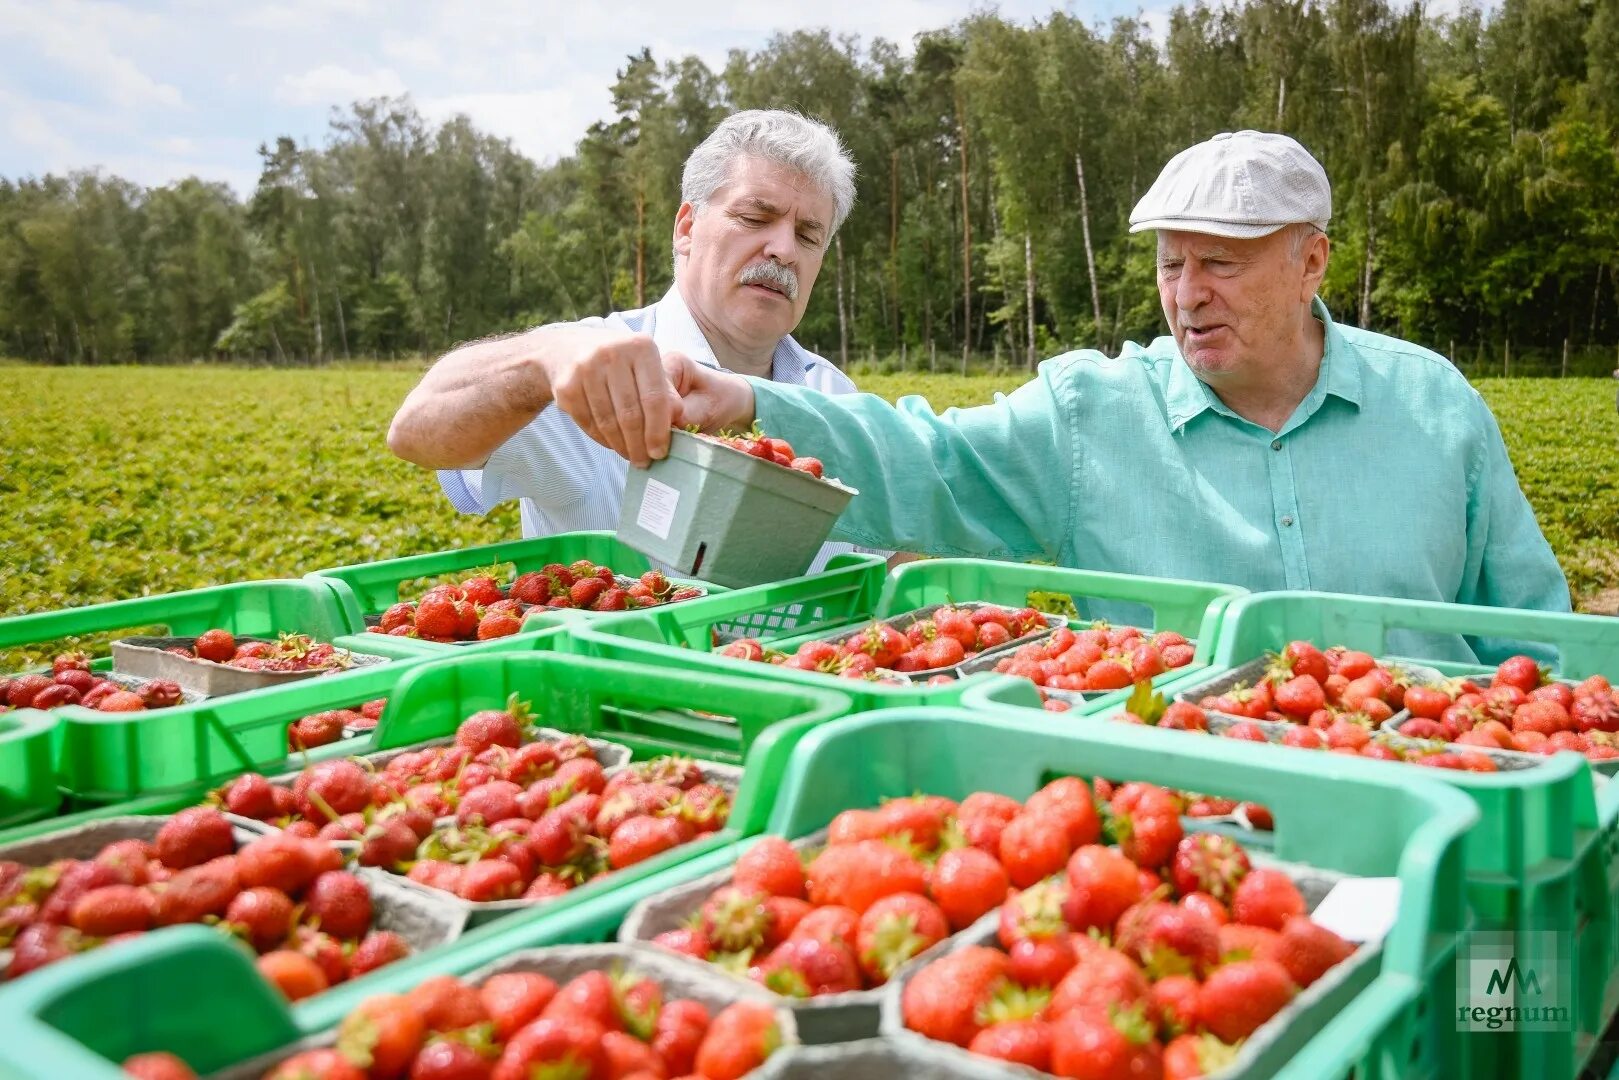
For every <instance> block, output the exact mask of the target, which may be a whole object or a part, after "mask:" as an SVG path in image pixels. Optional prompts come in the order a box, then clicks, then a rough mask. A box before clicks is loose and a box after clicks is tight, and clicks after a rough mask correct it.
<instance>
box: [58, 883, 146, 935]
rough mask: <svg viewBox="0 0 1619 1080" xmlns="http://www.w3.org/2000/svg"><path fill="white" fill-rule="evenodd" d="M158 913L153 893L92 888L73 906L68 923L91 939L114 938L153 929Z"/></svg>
mask: <svg viewBox="0 0 1619 1080" xmlns="http://www.w3.org/2000/svg"><path fill="white" fill-rule="evenodd" d="M153 914H154V904H153V900H152V894H151V893H149V892H148V891H146V890H145V889H142V888H138V887H136V886H134V885H104V886H102V887H101V888H99V889H91V890H90V891H89V892H87V893H85V894H84V895H83V896H81V897H79V899H78V901H77V902H76V903H75V904H74V905H73V911H72V913H71V914H70V915H69V917H68V922H69V924H70V925H72V927H73V928H74V929H75V930H78V931H79V932H80V933H83V934H88V935H89V936H91V937H112V936H113V935H114V934H127V933H133V932H138V931H141V930H150V929H151V927H152V918H153Z"/></svg>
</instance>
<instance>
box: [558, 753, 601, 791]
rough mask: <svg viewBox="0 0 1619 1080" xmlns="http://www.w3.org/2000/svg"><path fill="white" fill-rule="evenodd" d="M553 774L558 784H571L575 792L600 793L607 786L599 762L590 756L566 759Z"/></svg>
mask: <svg viewBox="0 0 1619 1080" xmlns="http://www.w3.org/2000/svg"><path fill="white" fill-rule="evenodd" d="M559 752H560V750H559ZM553 775H554V776H555V778H556V780H557V783H558V784H562V785H571V786H572V789H573V791H574V792H575V793H576V794H585V795H600V794H601V793H602V791H603V790H604V789H605V788H606V787H607V776H606V774H605V773H604V772H603V771H602V767H601V762H599V761H597V760H596V759H595V758H591V757H576V758H569V759H566V760H564V761H563V762H562V764H561V765H558V766H557V771H556V772H555V773H554V774H553Z"/></svg>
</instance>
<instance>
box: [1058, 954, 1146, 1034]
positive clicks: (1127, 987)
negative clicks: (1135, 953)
mask: <svg viewBox="0 0 1619 1080" xmlns="http://www.w3.org/2000/svg"><path fill="white" fill-rule="evenodd" d="M1150 993H1151V984H1150V983H1148V981H1147V976H1146V975H1144V974H1143V973H1142V971H1141V969H1140V968H1139V967H1137V966H1136V963H1135V961H1133V960H1131V959H1130V958H1129V957H1128V956H1125V955H1124V954H1123V953H1121V952H1119V951H1118V950H1116V949H1109V948H1105V947H1099V948H1096V949H1092V950H1090V951H1089V952H1088V953H1087V954H1086V955H1085V956H1084V957H1083V958H1082V959H1081V960H1080V962H1079V963H1078V964H1075V965H1074V967H1073V969H1072V970H1070V971H1069V972H1068V974H1067V975H1064V976H1063V979H1062V982H1060V983H1058V984H1057V988H1056V989H1055V990H1053V991H1052V994H1051V1004H1050V1012H1049V1015H1050V1016H1051V1017H1053V1018H1055V1017H1059V1016H1061V1015H1062V1014H1063V1013H1065V1012H1068V1011H1069V1010H1071V1009H1077V1008H1082V1007H1085V1006H1096V1007H1100V1008H1115V1007H1118V1008H1124V1007H1128V1006H1131V1005H1135V1004H1137V1003H1139V1002H1143V1001H1146V1000H1147V998H1148V996H1149V994H1150Z"/></svg>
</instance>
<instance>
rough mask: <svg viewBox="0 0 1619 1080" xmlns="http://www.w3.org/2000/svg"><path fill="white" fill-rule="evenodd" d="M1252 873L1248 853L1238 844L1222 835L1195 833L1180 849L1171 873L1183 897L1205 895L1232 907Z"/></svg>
mask: <svg viewBox="0 0 1619 1080" xmlns="http://www.w3.org/2000/svg"><path fill="white" fill-rule="evenodd" d="M1249 869H1250V866H1249V862H1248V853H1247V852H1245V851H1243V849H1242V846H1241V845H1239V844H1238V843H1237V842H1236V841H1235V840H1232V839H1231V838H1230V837H1227V836H1221V835H1220V834H1218V833H1194V834H1193V835H1191V836H1187V837H1185V838H1184V839H1182V840H1181V842H1180V843H1179V844H1178V845H1176V847H1175V856H1174V859H1173V860H1172V862H1171V865H1170V868H1169V871H1170V880H1171V881H1173V882H1174V885H1175V890H1176V891H1177V892H1178V893H1180V894H1181V895H1183V896H1184V895H1186V894H1188V893H1195V892H1201V893H1207V894H1208V895H1210V896H1212V897H1214V898H1215V899H1216V900H1219V901H1220V902H1221V903H1230V902H1231V898H1232V896H1234V895H1235V894H1236V890H1237V886H1238V885H1239V884H1240V883H1241V882H1242V880H1243V878H1244V877H1245V876H1247V874H1248V871H1249Z"/></svg>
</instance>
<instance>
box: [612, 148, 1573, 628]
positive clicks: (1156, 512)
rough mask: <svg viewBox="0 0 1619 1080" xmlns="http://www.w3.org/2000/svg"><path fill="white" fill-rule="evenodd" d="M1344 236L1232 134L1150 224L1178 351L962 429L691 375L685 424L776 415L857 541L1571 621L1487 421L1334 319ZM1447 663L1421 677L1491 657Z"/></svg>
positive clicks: (916, 414) (1134, 356)
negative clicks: (810, 458) (1335, 254)
mask: <svg viewBox="0 0 1619 1080" xmlns="http://www.w3.org/2000/svg"><path fill="white" fill-rule="evenodd" d="M1331 216H1332V192H1331V188H1330V186H1329V184H1328V182H1327V177H1326V174H1325V172H1323V170H1322V168H1321V166H1320V164H1319V163H1317V162H1316V160H1315V159H1314V158H1313V157H1311V156H1310V154H1309V153H1308V152H1307V151H1306V150H1305V149H1304V147H1302V146H1300V145H1299V144H1298V143H1297V142H1295V141H1294V140H1293V139H1290V138H1288V137H1286V136H1284V135H1275V134H1268V133H1263V132H1257V131H1240V132H1235V133H1227V134H1224V135H1219V136H1216V137H1215V138H1213V139H1210V140H1209V141H1208V142H1205V143H1200V144H1199V145H1197V146H1194V147H1191V148H1190V149H1188V150H1186V151H1184V152H1182V153H1181V154H1179V155H1177V156H1176V157H1175V158H1174V159H1173V160H1171V161H1170V162H1169V164H1168V165H1166V166H1165V168H1164V170H1163V173H1162V174H1161V175H1160V176H1159V177H1158V179H1157V181H1156V182H1154V184H1153V186H1152V188H1151V189H1150V190H1149V191H1148V192H1147V193H1146V195H1145V196H1144V197H1143V198H1142V199H1141V201H1140V203H1139V204H1138V205H1137V206H1136V208H1135V210H1134V212H1133V213H1132V214H1131V217H1130V221H1131V229H1132V231H1143V230H1147V229H1152V230H1155V231H1156V232H1157V238H1158V295H1159V300H1160V302H1161V304H1162V307H1163V312H1164V318H1165V319H1166V320H1167V322H1168V324H1169V330H1170V336H1168V337H1160V338H1158V339H1156V340H1154V341H1153V342H1151V343H1150V344H1148V345H1146V346H1141V345H1136V344H1134V343H1127V344H1126V345H1125V347H1124V348H1123V350H1121V352H1120V355H1118V356H1116V357H1109V356H1104V355H1103V354H1102V353H1100V352H1097V351H1094V350H1081V351H1076V352H1071V353H1069V354H1067V355H1065V356H1060V357H1057V358H1056V359H1054V360H1048V361H1046V362H1045V363H1044V364H1042V365H1041V366H1040V372H1039V375H1038V376H1037V377H1036V378H1035V379H1034V380H1032V381H1031V382H1029V383H1027V384H1025V385H1024V386H1022V387H1019V388H1018V389H1017V390H1016V391H1014V392H1013V393H1012V394H1010V395H1008V396H1006V397H1004V398H1001V399H999V400H997V401H996V402H994V403H993V404H990V405H985V406H981V407H978V408H971V409H950V410H948V411H946V412H945V413H943V414H942V415H939V414H935V413H934V412H933V411H932V409H930V408H929V407H928V405H927V403H926V402H924V401H922V400H921V399H920V398H915V397H911V398H906V399H904V400H902V401H901V402H900V403H899V405H898V406H897V407H895V406H889V405H888V404H886V403H885V402H883V401H881V400H880V399H877V398H875V397H871V396H869V395H865V394H860V395H854V396H850V397H844V398H841V399H836V400H834V399H830V398H826V397H824V396H821V395H818V394H816V393H814V392H813V391H810V390H805V389H803V388H799V387H784V386H777V385H774V384H772V383H769V382H764V381H760V380H757V379H749V378H745V377H743V376H740V375H727V374H724V373H719V372H714V371H710V370H708V369H703V368H698V367H696V366H695V365H690V364H687V365H683V366H678V367H673V366H672V367H671V368H670V377H671V379H672V380H673V382H674V384H675V386H676V388H677V389H678V391H679V393H680V395H681V410H680V417H679V419H680V422H682V423H685V424H697V425H699V426H701V427H703V428H705V429H708V430H714V429H717V428H721V427H736V426H744V427H745V426H747V425H748V424H750V423H752V422H753V420H754V419H755V418H757V419H759V420H760V421H761V422H762V423H763V424H764V426H765V427H766V429H768V430H769V431H770V432H771V433H772V434H776V435H780V436H781V437H782V438H785V439H787V440H788V441H789V442H791V443H792V444H793V445H794V446H795V447H798V448H802V449H803V452H805V453H813V454H815V455H816V456H817V457H819V458H821V459H822V461H824V462H825V464H826V468H827V471H828V472H829V473H830V474H834V475H836V476H838V477H839V478H840V479H842V480H844V481H846V482H847V483H849V484H850V485H852V486H853V487H855V488H858V489H859V491H860V495H859V496H857V497H856V498H855V499H854V500H853V502H851V503H850V505H849V508H848V510H847V511H845V513H844V514H843V516H842V517H841V518H840V519H839V521H838V525H837V529H836V531H835V532H834V533H833V535H834V536H836V537H838V538H840V539H843V540H850V541H854V542H857V543H863V544H873V545H883V546H894V547H901V548H905V549H909V550H915V551H919V552H925V553H932V554H938V555H971V556H984V557H991V558H1003V559H1035V558H1041V559H1045V560H1048V561H1052V562H1056V563H1058V564H1060V565H1063V566H1074V567H1081V568H1086V569H1094V570H1110V571H1123V572H1126V573H1131V574H1145V575H1153V576H1160V577H1172V578H1185V579H1193V580H1200V581H1218V582H1228V583H1231V584H1235V585H1241V586H1244V587H1246V588H1249V589H1252V590H1256V591H1258V590H1288V589H1291V590H1313V591H1322V592H1337V593H1360V594H1367V595H1373V596H1396V597H1409V598H1413V599H1421V600H1436V601H1443V602H1447V603H1450V602H1460V603H1466V604H1488V605H1493V606H1499V607H1520V608H1544V609H1550V610H1556V611H1567V610H1568V608H1569V593H1568V584H1567V582H1566V580H1565V579H1564V577H1563V572H1562V570H1561V569H1560V568H1559V567H1558V564H1557V560H1556V558H1555V557H1553V555H1552V551H1551V548H1550V546H1549V545H1548V544H1547V543H1546V539H1545V537H1544V536H1542V535H1541V531H1540V528H1539V526H1538V525H1537V524H1536V522H1535V516H1534V513H1533V511H1532V510H1531V509H1530V507H1529V504H1528V502H1527V500H1525V498H1524V496H1523V493H1522V492H1521V491H1520V490H1519V488H1518V482H1517V478H1516V477H1515V476H1514V474H1513V470H1512V463H1511V462H1510V461H1509V460H1508V458H1507V451H1506V446H1505V444H1504V443H1503V442H1502V439H1501V432H1500V429H1499V428H1498V427H1497V425H1496V422H1495V417H1494V416H1493V415H1491V413H1490V410H1489V407H1488V406H1487V405H1485V403H1484V401H1483V399H1482V398H1481V397H1480V396H1479V395H1478V393H1477V392H1476V391H1475V390H1474V389H1473V388H1472V387H1471V386H1470V385H1469V384H1468V382H1467V380H1466V378H1465V377H1463V376H1462V374H1461V373H1460V372H1458V371H1457V370H1456V369H1455V367H1453V366H1452V365H1451V364H1450V363H1449V362H1448V361H1446V360H1445V359H1444V358H1443V357H1441V356H1439V355H1437V354H1435V353H1433V352H1430V351H1428V350H1427V349H1424V348H1421V347H1419V346H1416V345H1412V344H1409V343H1407V342H1404V341H1400V340H1397V339H1395V338H1391V337H1386V336H1384V335H1382V334H1376V333H1373V332H1371V331H1369V330H1361V329H1357V328H1354V327H1348V326H1340V325H1338V324H1337V323H1335V322H1334V321H1333V320H1332V317H1331V316H1330V315H1329V314H1328V312H1327V308H1326V305H1324V304H1323V303H1322V302H1321V300H1320V299H1319V297H1317V295H1316V292H1317V290H1318V289H1319V288H1320V285H1321V280H1322V277H1323V276H1324V275H1325V273H1326V269H1327V257H1328V253H1329V251H1330V247H1331V245H1330V243H1329V241H1328V239H1327V236H1326V231H1325V230H1326V227H1327V224H1328V222H1329V220H1330V219H1331ZM587 430H592V429H591V427H590V426H589V425H588V424H587ZM651 450H652V454H653V456H654V457H656V456H659V455H660V454H661V453H663V452H664V447H663V444H662V443H661V442H660V443H658V444H656V445H654V446H652V448H651ZM1093 614H1095V612H1093ZM1474 644H1475V645H1476V644H1478V643H1474ZM1429 645H1430V647H1429V648H1428V649H1427V650H1426V651H1424V652H1421V653H1413V655H1429V656H1433V657H1435V658H1444V657H1445V656H1446V655H1447V654H1448V655H1453V656H1454V657H1455V658H1457V659H1468V658H1471V657H1472V656H1473V655H1474V650H1473V648H1472V647H1471V646H1470V645H1469V644H1467V643H1464V642H1463V641H1462V639H1460V638H1453V639H1447V640H1446V641H1444V642H1431V643H1429ZM1390 647H1391V648H1396V649H1397V648H1398V646H1397V645H1396V644H1395V643H1394V642H1392V641H1391V642H1390ZM1485 651H1490V652H1494V651H1495V649H1494V648H1493V647H1490V648H1488V649H1485V648H1480V649H1479V650H1478V653H1479V654H1480V655H1482V654H1483V652H1485Z"/></svg>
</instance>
